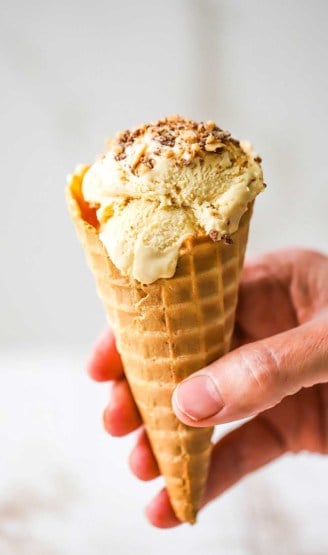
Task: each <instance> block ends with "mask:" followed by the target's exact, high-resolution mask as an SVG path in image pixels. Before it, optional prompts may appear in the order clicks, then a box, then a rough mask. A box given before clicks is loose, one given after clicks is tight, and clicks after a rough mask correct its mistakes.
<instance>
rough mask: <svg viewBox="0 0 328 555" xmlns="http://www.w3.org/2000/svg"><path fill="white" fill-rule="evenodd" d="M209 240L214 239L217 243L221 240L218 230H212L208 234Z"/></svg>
mask: <svg viewBox="0 0 328 555" xmlns="http://www.w3.org/2000/svg"><path fill="white" fill-rule="evenodd" d="M208 236H209V238H210V239H212V241H214V242H215V243H216V242H217V241H219V240H220V234H219V232H218V231H217V230H216V229H211V231H210V232H209V234H208Z"/></svg>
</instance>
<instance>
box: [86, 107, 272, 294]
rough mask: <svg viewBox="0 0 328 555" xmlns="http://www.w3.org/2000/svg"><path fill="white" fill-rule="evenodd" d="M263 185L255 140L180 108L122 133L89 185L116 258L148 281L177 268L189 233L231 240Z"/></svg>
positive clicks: (98, 163) (89, 173)
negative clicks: (235, 136) (235, 135)
mask: <svg viewBox="0 0 328 555" xmlns="http://www.w3.org/2000/svg"><path fill="white" fill-rule="evenodd" d="M263 188H264V185H263V175H262V169H261V166H260V159H259V158H258V157H257V156H256V155H254V154H253V153H252V150H251V149H250V148H249V146H248V145H246V144H242V143H239V142H238V141H237V140H235V139H233V138H231V136H230V133H228V132H226V131H223V130H222V129H220V128H219V127H218V126H217V125H216V124H215V123H213V122H212V121H209V122H207V123H196V122H194V121H192V120H190V119H184V118H182V117H180V116H172V117H169V118H163V119H161V120H158V121H156V122H154V123H151V124H146V125H141V126H139V127H136V128H135V129H133V130H131V131H129V130H128V131H124V132H121V133H119V134H117V136H116V137H115V138H114V139H111V140H110V141H108V144H107V148H106V150H105V152H104V153H103V154H102V155H101V156H100V157H99V158H98V159H97V160H96V162H95V163H94V164H93V165H92V166H91V167H90V169H89V170H88V171H87V173H86V175H85V177H84V180H83V186H82V189H83V196H84V199H85V200H86V201H87V202H88V203H90V204H91V205H92V206H95V207H96V208H97V217H98V220H99V224H100V229H99V237H100V239H101V241H102V242H103V244H104V246H105V248H106V250H107V252H108V255H109V256H110V258H111V260H112V261H113V263H114V264H115V266H116V267H117V268H118V269H119V270H120V271H121V273H122V275H125V276H130V277H132V278H135V279H137V280H138V281H140V282H141V283H144V284H149V283H152V282H154V281H156V280H157V279H159V278H170V277H172V276H173V275H174V273H175V269H176V265H177V260H178V256H179V249H180V247H181V244H182V243H183V241H184V240H185V239H186V238H187V237H188V236H200V235H209V236H210V237H212V238H213V239H215V240H220V239H221V238H226V240H229V237H230V236H231V235H232V234H233V233H234V232H235V231H236V230H237V229H238V226H239V222H240V219H241V217H242V216H243V214H244V213H245V212H246V211H247V207H248V206H249V204H250V203H251V202H252V201H253V200H254V198H255V197H256V195H257V194H258V193H259V192H260V191H262V189H263Z"/></svg>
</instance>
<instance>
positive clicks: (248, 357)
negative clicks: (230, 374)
mask: <svg viewBox="0 0 328 555" xmlns="http://www.w3.org/2000/svg"><path fill="white" fill-rule="evenodd" d="M242 359H243V360H242V363H243V366H244V368H245V370H246V372H248V375H249V378H250V380H251V381H252V382H253V384H254V386H255V387H256V388H258V390H259V393H261V392H262V391H264V390H267V389H269V388H270V389H272V388H274V387H275V386H276V385H278V383H279V382H280V375H279V363H278V358H277V355H276V354H275V353H274V351H273V350H272V349H271V348H270V347H269V346H268V345H266V344H265V343H264V342H261V343H259V344H257V345H254V346H251V345H250V346H249V351H247V352H245V353H242Z"/></svg>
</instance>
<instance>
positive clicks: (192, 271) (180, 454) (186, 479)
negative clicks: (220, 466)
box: [66, 167, 252, 523]
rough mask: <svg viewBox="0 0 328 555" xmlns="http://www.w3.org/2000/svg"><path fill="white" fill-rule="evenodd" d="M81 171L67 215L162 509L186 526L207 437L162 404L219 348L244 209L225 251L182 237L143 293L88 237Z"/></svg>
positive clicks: (94, 236) (225, 333)
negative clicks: (170, 263)
mask: <svg viewBox="0 0 328 555" xmlns="http://www.w3.org/2000/svg"><path fill="white" fill-rule="evenodd" d="M86 170H87V167H81V168H80V171H77V173H76V174H74V175H73V176H72V177H71V180H70V183H69V185H68V187H67V189H66V198H67V202H68V207H69V211H70V214H71V217H72V219H73V222H74V224H75V227H76V230H77V233H78V236H79V239H80V241H81V243H82V245H83V248H84V250H85V253H86V256H87V260H88V264H89V266H90V268H91V270H92V272H93V274H94V276H95V279H96V282H97V289H98V293H99V296H100V297H101V299H102V302H103V304H104V307H105V310H106V314H107V317H108V320H109V322H110V325H111V327H112V329H113V331H114V333H115V337H116V342H117V347H118V350H119V352H120V355H121V357H122V360H123V364H124V369H125V374H126V377H127V380H128V382H129V385H130V388H131V391H132V394H133V396H134V399H135V402H136V404H137V406H138V409H139V411H140V413H141V416H142V419H143V422H144V424H145V427H146V431H147V434H148V437H149V440H150V443H151V446H152V449H153V451H154V454H155V457H156V460H157V462H158V466H159V468H160V471H161V473H162V475H163V477H164V479H165V482H166V487H167V491H168V495H169V498H170V502H171V504H172V507H173V509H174V512H175V514H176V516H177V517H178V518H179V520H181V521H182V522H189V523H193V522H195V519H196V514H197V511H198V509H199V507H200V505H201V502H202V498H203V494H204V490H205V486H206V480H207V476H208V469H209V463H210V457H211V450H212V444H211V436H212V431H213V429H212V428H192V427H189V426H186V425H184V424H182V423H181V422H180V421H179V420H178V419H177V418H176V416H175V414H174V412H173V410H172V407H171V397H172V393H173V391H174V389H175V387H176V385H177V384H178V383H179V382H180V381H181V380H183V379H185V378H187V377H188V376H190V375H191V374H192V373H193V372H195V371H197V370H199V369H201V368H203V367H204V366H206V365H207V364H209V363H210V362H212V361H213V360H215V359H217V358H219V357H221V356H222V355H224V354H225V353H226V352H227V351H228V350H229V347H230V342H231V336H232V332H233V327H234V320H235V310H236V304H237V296H238V286H239V279H240V272H241V268H242V264H243V259H244V253H245V249H246V244H247V236H248V227H249V221H250V218H251V213H252V206H250V207H249V209H248V211H247V212H246V214H245V215H244V216H243V218H242V220H241V222H240V226H239V229H238V231H237V232H236V233H234V234H233V235H232V240H233V242H232V244H226V243H225V242H224V241H218V242H214V241H212V240H211V239H210V238H209V237H208V236H205V235H204V236H198V237H190V238H187V239H186V240H185V241H184V242H183V244H182V246H181V249H180V254H179V259H178V264H177V268H176V272H175V274H174V276H173V277H172V278H170V279H159V280H157V281H156V282H154V283H152V284H150V285H143V284H141V283H140V282H138V281H137V280H135V279H133V278H130V277H126V276H122V275H121V273H120V271H119V270H118V269H117V268H116V267H115V266H114V264H113V263H112V262H111V260H110V258H109V257H108V255H107V252H106V250H105V248H104V246H103V244H102V242H101V241H100V239H99V237H98V233H97V229H96V220H95V218H94V214H92V213H91V211H90V209H89V208H88V206H87V205H86V203H85V202H84V201H83V198H82V194H81V185H82V181H83V176H84V173H85V171H86Z"/></svg>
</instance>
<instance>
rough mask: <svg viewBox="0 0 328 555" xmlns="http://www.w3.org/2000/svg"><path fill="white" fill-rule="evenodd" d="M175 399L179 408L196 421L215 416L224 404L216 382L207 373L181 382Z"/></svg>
mask: <svg viewBox="0 0 328 555" xmlns="http://www.w3.org/2000/svg"><path fill="white" fill-rule="evenodd" d="M175 400H176V403H177V406H178V408H179V410H180V411H181V412H183V413H184V414H185V415H186V416H188V417H189V418H191V419H192V420H195V421H198V420H204V418H209V417H210V416H214V414H216V413H217V412H219V411H220V410H221V409H222V408H223V406H224V403H223V401H222V399H221V395H220V393H219V391H218V389H217V387H216V384H215V383H214V381H213V380H212V378H210V377H209V376H206V375H205V374H200V375H199V376H195V377H191V378H188V379H187V380H185V381H184V382H181V383H180V384H179V385H178V387H177V388H176V390H175Z"/></svg>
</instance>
